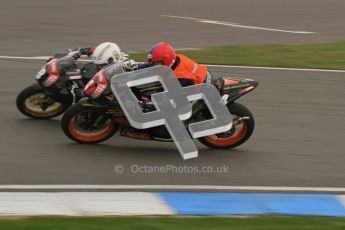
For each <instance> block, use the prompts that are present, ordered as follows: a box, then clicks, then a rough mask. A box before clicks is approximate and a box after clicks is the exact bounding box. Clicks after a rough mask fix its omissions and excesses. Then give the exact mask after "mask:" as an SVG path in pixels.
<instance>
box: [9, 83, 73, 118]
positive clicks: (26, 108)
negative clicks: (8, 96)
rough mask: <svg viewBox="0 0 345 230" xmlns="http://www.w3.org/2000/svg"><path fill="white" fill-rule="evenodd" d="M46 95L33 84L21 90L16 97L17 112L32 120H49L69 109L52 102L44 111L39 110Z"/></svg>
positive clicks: (39, 87)
mask: <svg viewBox="0 0 345 230" xmlns="http://www.w3.org/2000/svg"><path fill="white" fill-rule="evenodd" d="M45 97H46V95H45V93H44V89H43V88H42V87H41V86H40V85H39V84H33V85H31V86H29V87H27V88H25V89H23V90H22V91H21V92H20V93H19V94H18V96H17V99H16V105H17V108H18V110H19V111H20V112H21V113H22V114H24V115H25V116H28V117H30V118H34V119H49V118H53V117H57V116H59V115H60V114H62V113H63V112H65V110H66V109H67V108H68V107H69V105H64V104H62V103H60V102H54V103H53V104H52V105H50V106H49V107H48V108H47V109H46V110H43V109H42V108H41V104H42V103H43V101H44V99H45Z"/></svg>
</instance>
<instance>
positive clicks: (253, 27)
mask: <svg viewBox="0 0 345 230" xmlns="http://www.w3.org/2000/svg"><path fill="white" fill-rule="evenodd" d="M161 16H162V17H169V18H179V19H187V20H193V21H196V22H201V23H208V24H215V25H223V26H229V27H238V28H244V29H253V30H266V31H274V32H283V33H291V34H314V33H315V32H309V31H292V30H281V29H272V28H265V27H256V26H246V25H241V24H238V23H233V22H223V21H214V20H208V19H201V18H191V17H181V16H175V15H161Z"/></svg>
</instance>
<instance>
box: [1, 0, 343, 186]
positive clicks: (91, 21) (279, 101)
mask: <svg viewBox="0 0 345 230" xmlns="http://www.w3.org/2000/svg"><path fill="white" fill-rule="evenodd" d="M148 2H149V3H150V4H148V3H147V2H145V3H143V1H122V2H117V3H116V4H115V3H114V2H113V1H92V2H91V1H80V0H76V1H69V2H68V4H66V1H57V2H55V3H53V2H49V3H48V2H47V1H37V0H33V1H21V2H20V3H19V1H7V0H6V1H1V7H0V34H1V36H0V54H1V55H20V56H31V55H47V54H51V53H54V52H55V51H65V50H66V48H70V47H77V46H86V45H91V44H95V43H96V44H97V43H98V42H101V41H104V40H111V39H114V40H115V41H117V42H118V43H119V44H121V45H122V46H123V47H124V48H125V49H127V50H128V49H130V50H135V49H147V48H149V47H150V46H151V45H152V44H153V43H154V42H156V41H159V40H167V41H173V43H174V44H175V45H176V46H177V47H201V46H206V45H215V44H229V43H240V42H241V43H266V42H267V43H272V42H301V41H330V40H341V39H344V38H345V30H343V29H340V28H341V27H342V26H343V22H344V21H345V15H344V14H343V12H344V8H345V2H344V1H340V0H339V1H334V0H332V1H319V0H313V1H312V0H301V1H285V0H284V1H280V0H262V1H260V3H257V2H258V1H254V0H252V1H249V0H246V1H243V0H242V1H225V0H224V1H209V2H204V1H203V2H201V1H198V3H197V4H195V1H169V2H167V1H148ZM163 2H164V4H163ZM230 2H231V4H230ZM90 9H92V10H90ZM161 14H170V15H180V16H189V17H196V18H209V19H215V20H222V21H233V22H239V23H242V24H248V25H255V26H264V27H272V28H282V29H289V30H306V31H315V32H317V33H315V34H310V35H296V34H295V35H294V34H286V33H277V32H268V31H255V30H246V29H241V28H227V27H222V26H216V25H207V24H199V23H196V22H192V21H181V20H177V19H169V18H162V17H160V16H159V15H161ZM14 16H16V17H17V18H15V19H14V18H13V17H14ZM99 25H102V26H99ZM41 65H42V61H29V60H3V59H2V60H0V70H1V82H2V83H1V85H0V96H1V97H0V102H1V113H0V127H1V133H2V136H1V138H0V147H1V150H0V184H177V185H248V186H331V187H333V186H334V187H343V186H344V181H345V167H344V161H345V155H344V149H345V135H344V124H345V109H344V108H345V101H344V96H345V95H344V94H345V93H344V90H343V86H344V84H345V76H344V75H345V74H344V73H325V72H308V71H283V70H254V69H236V68H233V69H227V68H211V71H212V72H213V74H214V75H216V76H224V75H232V76H244V77H250V78H254V79H256V80H258V81H259V82H260V86H259V87H258V88H257V89H256V90H255V91H254V92H252V93H250V94H248V95H246V96H245V97H243V98H242V99H240V100H239V102H241V103H243V104H244V105H246V106H247V107H248V108H250V110H251V111H252V112H253V114H254V116H255V118H256V124H257V126H256V130H255V133H254V134H253V136H252V138H251V139H250V140H249V141H248V142H247V143H245V144H244V145H242V146H241V147H239V148H237V149H234V150H230V151H229V150H227V151H224V150H209V149H207V148H206V147H203V146H202V145H201V144H197V147H198V149H199V157H198V158H195V159H191V160H187V161H183V160H182V159H181V157H180V155H179V153H178V151H177V150H176V147H175V145H174V144H173V143H159V142H145V141H138V140H131V139H126V138H121V137H117V136H116V137H113V138H112V139H110V140H109V141H107V142H105V143H103V144H99V145H80V144H76V143H73V142H72V141H70V140H69V139H67V138H66V137H65V136H64V134H63V133H62V131H61V130H60V123H59V119H60V118H57V119H52V120H46V121H38V120H31V119H28V118H25V117H24V116H23V115H21V114H20V113H19V112H18V111H17V110H16V107H15V98H16V95H17V94H18V93H19V92H20V90H22V89H23V88H24V87H26V86H28V85H29V84H31V83H33V82H34V75H35V74H36V72H37V70H38V69H39V68H40V66H41ZM119 164H120V165H123V166H124V168H125V171H124V173H122V174H121V173H115V170H114V167H115V166H116V165H119ZM166 164H169V165H171V164H172V165H174V166H201V167H202V166H213V167H217V166H218V167H222V166H223V165H225V166H226V167H228V173H221V174H213V173H154V174H150V173H141V174H139V173H133V172H131V167H133V165H139V166H144V165H147V166H165V165H166Z"/></svg>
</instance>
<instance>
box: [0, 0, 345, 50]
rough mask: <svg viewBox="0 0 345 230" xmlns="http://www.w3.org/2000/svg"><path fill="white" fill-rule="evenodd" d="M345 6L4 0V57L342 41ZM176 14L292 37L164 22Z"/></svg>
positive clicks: (233, 0) (0, 40) (297, 0)
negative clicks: (103, 46)
mask: <svg viewBox="0 0 345 230" xmlns="http://www.w3.org/2000/svg"><path fill="white" fill-rule="evenodd" d="M344 10H345V1H343V0H327V1H325V0H289V1H286V0H213V1H195V0H173V1H161V0H146V1H142V0H127V1H112V0H98V1H84V0H73V1H70V0H60V1H46V0H30V1H13V0H1V3H0V55H17V56H18V55H22V56H26V55H46V54H50V53H54V52H57V51H60V52H62V51H65V50H66V49H67V48H73V47H80V46H85V45H95V44H98V43H100V42H103V41H116V42H118V43H119V44H121V46H122V47H123V48H124V49H125V50H143V49H149V48H150V47H151V46H152V45H153V44H154V43H156V42H158V41H169V42H171V43H172V44H173V45H174V46H176V47H178V48H199V47H204V46H209V45H218V44H231V43H235V44H238V43H282V42H284V43H293V42H310V41H314V42H322V41H337V40H344V38H345V30H344V22H345V14H344ZM161 15H175V16H184V17H193V18H201V19H209V20H219V21H225V22H232V23H239V24H241V25H248V26H256V27H266V28H273V29H283V30H296V31H312V32H315V33H314V34H290V33H281V32H274V31H262V30H253V29H245V28H234V27H227V26H223V25H214V24H205V23H199V22H194V21H191V20H182V19H176V18H166V17H162V16H161Z"/></svg>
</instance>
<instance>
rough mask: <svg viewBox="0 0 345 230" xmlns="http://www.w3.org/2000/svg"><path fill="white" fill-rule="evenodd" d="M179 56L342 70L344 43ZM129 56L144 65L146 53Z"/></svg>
mask: <svg viewBox="0 0 345 230" xmlns="http://www.w3.org/2000/svg"><path fill="white" fill-rule="evenodd" d="M178 53H183V54H186V55H187V56H189V57H191V58H192V59H194V60H196V61H198V62H200V63H205V64H226V65H251V66H272V67H290V68H320V69H345V41H342V42H334V43H307V44H287V45H283V44H279V45H278V44H271V45H228V46H214V47H207V48H204V49H201V50H188V51H181V52H178ZM130 56H131V57H132V58H133V59H135V60H137V61H145V60H146V56H147V53H145V52H143V53H131V54H130Z"/></svg>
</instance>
